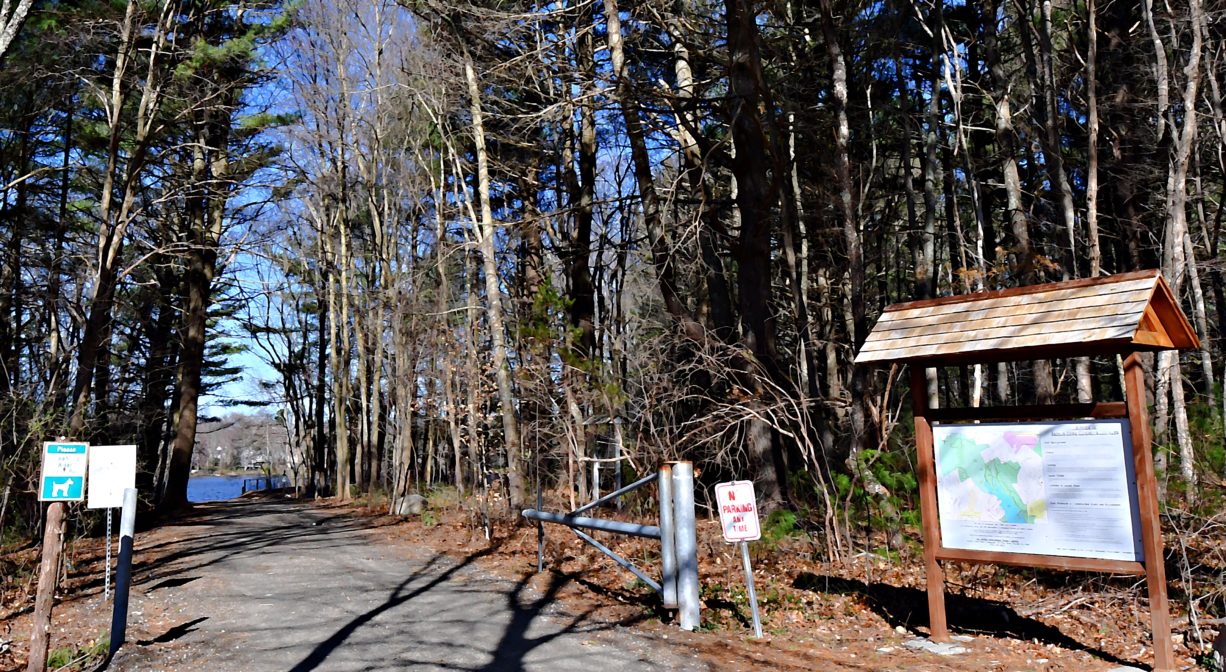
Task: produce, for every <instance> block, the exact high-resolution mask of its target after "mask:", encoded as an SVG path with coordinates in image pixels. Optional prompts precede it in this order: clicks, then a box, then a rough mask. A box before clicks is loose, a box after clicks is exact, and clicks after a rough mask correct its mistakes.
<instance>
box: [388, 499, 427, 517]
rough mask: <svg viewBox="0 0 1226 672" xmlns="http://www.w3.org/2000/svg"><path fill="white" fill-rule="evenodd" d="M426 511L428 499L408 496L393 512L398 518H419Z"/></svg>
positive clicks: (397, 504)
mask: <svg viewBox="0 0 1226 672" xmlns="http://www.w3.org/2000/svg"><path fill="white" fill-rule="evenodd" d="M425 510H426V498H425V497H422V496H421V495H416V494H414V495H408V496H406V497H404V498H403V499H401V500H400V501H399V502H397V503H396V510H395V511H394V512H393V513H395V514H396V515H398V516H417V515H421V512H422V511H425Z"/></svg>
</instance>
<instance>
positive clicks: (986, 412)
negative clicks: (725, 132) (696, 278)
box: [856, 271, 1200, 671]
mask: <svg viewBox="0 0 1226 672" xmlns="http://www.w3.org/2000/svg"><path fill="white" fill-rule="evenodd" d="M1199 345H1200V344H1199V340H1198V339H1197V337H1196V334H1195V333H1194V332H1193V331H1192V328H1191V326H1190V325H1189V323H1188V320H1187V318H1186V317H1185V316H1184V315H1183V312H1182V311H1181V310H1180V309H1179V305H1178V302H1177V301H1176V300H1175V297H1174V296H1173V295H1172V294H1171V291H1170V288H1169V287H1167V284H1166V282H1165V281H1164V280H1163V279H1162V276H1161V275H1160V274H1158V273H1157V272H1156V271H1143V272H1139V273H1128V274H1122V275H1117V276H1111V277H1107V278H1095V279H1088V280H1074V281H1070V282H1062V283H1051V284H1046V285H1036V286H1033V287H1020V288H1016V289H1010V290H1004V291H996V292H981V293H976V294H967V295H962V296H954V297H946V298H941V299H932V300H928V301H915V302H912V303H905V304H898V305H894V306H889V307H887V308H886V309H885V312H884V313H883V314H882V316H881V318H880V320H879V321H878V322H877V325H876V326H875V327H874V328H873V331H872V333H871V334H870V335H869V337H868V339H867V340H866V341H865V343H864V345H863V346H862V348H861V350H860V352H859V354H858V355H857V357H856V363H857V364H867V363H883V362H905V363H907V364H908V365H909V366H910V374H911V403H912V408H913V410H914V416H915V444H916V445H915V447H916V455H917V469H918V471H919V474H918V475H919V489H920V514H921V518H922V521H923V535H924V569H925V576H926V581H927V588H928V619H929V628H930V633H931V636H932V639H934V640H936V641H944V640H947V639H948V638H949V628H948V624H947V620H946V614H945V581H944V575H943V571H942V568H941V561H949V560H954V561H959V562H974V563H994V564H1005V565H1018V566H1025V567H1044V568H1050V569H1061V570H1081V571H1094V572H1110V573H1115V574H1134V575H1139V576H1140V575H1143V576H1145V580H1146V581H1145V582H1146V588H1147V589H1148V593H1149V604H1150V618H1151V625H1152V632H1153V649H1154V669H1155V670H1157V671H1172V670H1174V669H1175V658H1174V653H1173V651H1172V646H1171V626H1170V614H1169V605H1168V601H1167V586H1166V575H1165V569H1164V564H1163V563H1164V555H1163V549H1162V528H1161V520H1160V518H1159V511H1158V496H1157V488H1156V486H1155V479H1154V463H1153V453H1152V445H1151V440H1152V431H1151V428H1150V421H1149V415H1148V412H1147V406H1146V399H1145V383H1144V374H1143V372H1142V367H1141V358H1140V357H1141V353H1143V352H1153V351H1157V350H1171V349H1185V348H1197V347H1199ZM1103 355H1120V356H1122V357H1124V381H1125V390H1124V393H1125V401H1124V402H1107V403H1077V404H1046V405H1033V406H1007V407H998V408H981V407H976V408H950V409H938V408H930V407H929V401H928V396H927V381H926V379H925V376H924V370H925V369H926V368H928V367H939V366H948V365H967V364H984V363H994V362H1002V361H1024V360H1034V359H1048V358H1065V357H1070V358H1071V357H1089V356H1103ZM1087 419H1088V420H1087ZM994 421H1004V422H1010V423H1021V422H1022V421H1056V422H1047V423H1045V424H1039V425H1024V424H1006V425H997V426H995V427H993V426H990V425H983V424H972V423H990V422H994ZM1060 421H1084V424H1074V425H1070V426H1069V427H1066V428H1063V430H1062V431H1057V429H1059V428H1060V427H1061V422H1060ZM934 423H935V424H936V425H938V429H940V430H941V431H942V432H943V433H944V435H945V436H946V437H947V438H949V437H953V436H954V435H955V434H956V433H957V432H959V431H963V432H967V433H971V432H980V433H981V434H978V435H983V434H982V433H983V432H988V433H991V432H993V431H997V432H999V434H1000V436H1003V437H1005V438H1006V439H1011V440H1016V441H1018V445H1011V446H1009V447H1008V449H1002V448H999V447H994V446H990V445H987V446H985V445H984V444H982V443H976V444H974V446H973V448H972V449H971V451H970V452H971V454H972V457H973V456H974V455H976V453H975V452H974V451H976V450H979V451H981V452H982V454H980V455H979V457H980V458H983V457H984V456H985V455H987V454H989V453H991V455H992V456H993V457H992V458H991V462H993V463H998V464H993V466H992V468H993V469H996V470H997V472H995V473H996V474H997V475H998V474H999V473H1000V471H999V470H1000V469H1001V468H1002V465H1004V464H1005V461H1007V460H1005V461H1002V459H1001V458H1000V457H999V455H998V453H1000V452H1001V451H1004V454H1005V455H1006V456H1009V455H1013V456H1015V457H1016V459H1017V460H1019V462H1013V463H1011V464H1009V465H1008V466H1006V467H1004V469H1005V473H1007V474H1008V475H1010V476H1011V477H1012V478H1013V479H1015V480H1019V482H1020V479H1018V477H1019V475H1020V473H1021V470H1022V469H1023V468H1024V467H1022V466H1021V463H1022V462H1027V463H1038V462H1042V461H1043V460H1056V459H1063V460H1065V461H1066V462H1065V464H1066V465H1072V464H1075V462H1076V460H1078V459H1081V455H1079V452H1078V451H1081V450H1083V449H1084V448H1085V446H1083V445H1082V444H1083V443H1084V442H1081V443H1079V437H1080V436H1081V435H1083V434H1084V435H1085V436H1087V437H1089V439H1088V440H1089V441H1090V442H1091V443H1093V442H1097V443H1093V446H1092V447H1093V449H1094V450H1085V452H1086V453H1087V456H1086V459H1092V460H1095V461H1096V465H1099V468H1101V470H1102V471H1101V473H1102V474H1104V475H1105V476H1104V477H1103V478H1100V480H1099V481H1098V482H1099V485H1097V486H1095V487H1097V488H1099V493H1100V496H1101V497H1103V498H1105V499H1104V502H1102V503H1099V504H1097V505H1098V506H1099V507H1100V508H1097V509H1094V508H1089V509H1086V510H1084V511H1077V510H1076V508H1075V506H1076V505H1077V503H1076V502H1075V501H1073V500H1072V499H1069V500H1068V501H1062V502H1061V504H1062V508H1063V509H1064V510H1060V511H1051V510H1049V509H1048V508H1047V507H1049V506H1050V505H1051V504H1053V502H1055V499H1056V496H1059V495H1060V493H1062V492H1063V491H1062V490H1061V488H1073V489H1079V488H1082V485H1083V484H1082V483H1080V482H1078V479H1079V478H1080V476H1079V474H1078V470H1077V469H1066V470H1055V471H1057V472H1059V473H1056V474H1053V478H1054V479H1056V480H1057V481H1058V482H1056V483H1047V482H1046V481H1044V480H1043V479H1044V478H1046V477H1047V476H1046V468H1047V467H1048V466H1050V465H1049V464H1048V463H1047V462H1042V465H1043V469H1042V470H1040V472H1038V473H1037V474H1036V473H1035V472H1034V471H1032V472H1031V474H1030V478H1031V480H1032V481H1035V482H1037V483H1038V484H1039V485H1038V486H1035V484H1034V483H1033V482H1032V483H1029V484H1028V486H1029V487H1031V488H1036V487H1037V488H1038V489H1039V490H1040V491H1041V494H1036V493H1034V492H1031V493H1030V494H1031V495H1032V497H1033V499H1034V501H1032V502H1030V505H1031V508H1030V509H1028V510H1024V509H1023V505H1026V504H1027V503H1026V502H1025V501H1024V500H1023V499H1022V498H1021V497H1018V498H1016V499H1010V501H1009V502H1007V503H1008V504H1009V507H1008V509H1007V510H1006V509H1004V508H1002V509H1000V511H999V512H998V513H997V514H995V515H996V518H994V519H993V518H992V517H991V516H990V515H985V514H984V513H983V512H981V511H977V512H976V517H977V518H976V520H975V522H973V523H969V524H966V527H965V528H963V527H959V526H958V525H961V524H963V523H962V521H961V520H959V521H950V520H943V519H942V510H943V509H945V508H949V507H953V506H955V505H961V504H964V503H962V502H956V501H946V502H944V503H943V502H942V501H941V493H942V492H945V495H946V496H947V497H952V496H953V493H954V492H957V490H956V486H957V485H959V483H958V479H959V478H962V477H967V478H972V477H974V476H975V474H969V473H955V472H952V471H951V470H950V469H948V468H944V464H945V463H944V460H945V459H946V454H944V453H941V449H944V450H952V451H954V452H957V451H958V450H966V447H965V446H964V445H960V446H958V447H956V448H951V447H948V446H938V445H937V442H935V441H934ZM955 423H966V424H955ZM959 428H962V429H959ZM1036 428H1045V429H1048V430H1051V431H1050V432H1049V436H1045V437H1044V439H1043V444H1050V445H1051V446H1052V448H1049V447H1047V445H1041V443H1040V441H1039V439H1038V436H1037V435H1033V436H1032V435H1030V434H1027V432H1033V430H1035V429H1036ZM1011 429H1014V430H1016V431H1010V430H1011ZM1112 440H1114V441H1115V444H1114V445H1115V447H1116V448H1118V451H1115V452H1113V451H1112V450H1111V448H1112V445H1111V441H1112ZM951 442H952V441H951ZM1125 442H1126V444H1125ZM1019 446H1020V447H1021V448H1032V449H1034V450H1035V451H1036V454H1035V455H1022V454H1018V453H1009V452H1008V450H1014V451H1016V450H1019ZM1125 450H1126V451H1127V454H1125V453H1124V451H1125ZM1049 451H1054V452H1053V453H1052V454H1053V455H1055V454H1058V455H1057V456H1056V457H1053V456H1052V455H1049V454H1048V452H1049ZM960 457H961V455H956V456H955V457H954V458H949V459H957V458H960ZM981 461H982V459H981ZM938 462H940V464H938ZM1102 465H1105V466H1102ZM964 471H969V470H964ZM941 478H945V479H952V481H949V480H947V481H945V486H942V484H941V483H939V482H938V479H941ZM999 480H1000V479H998V478H997V479H993V481H992V484H991V485H998V484H999ZM951 482H952V483H953V485H950V483H951ZM987 482H988V481H987V480H986V479H985V481H984V483H987ZM1103 482H1106V483H1107V484H1108V485H1107V486H1103V485H1101V483H1103ZM970 487H971V486H967V488H968V489H969V488H970ZM975 487H978V486H975ZM1089 487H1090V486H1088V485H1087V486H1086V488H1089ZM1074 491H1075V492H1085V490H1074ZM974 492H976V493H977V494H978V493H981V492H982V490H975V491H974ZM1053 493H1055V494H1053ZM1008 494H1009V497H1010V498H1012V497H1013V496H1014V495H1017V494H1018V493H1017V492H1016V491H1015V490H1014V491H1010V492H1009V493H1008ZM986 499H989V500H990V499H991V497H990V496H988V497H986ZM989 504H992V503H991V502H990V501H989ZM1064 505H1067V506H1064ZM1070 511H1071V512H1070ZM1104 515H1106V518H1105V519H1106V520H1107V521H1108V522H1109V523H1114V528H1113V529H1111V530H1107V531H1105V532H1104V531H1102V530H1096V532H1099V533H1101V534H1100V535H1099V536H1094V535H1088V536H1091V537H1092V541H1085V540H1084V539H1078V538H1076V535H1065V538H1064V539H1061V538H1059V535H1057V536H1056V538H1054V539H1053V538H1051V537H1050V536H1047V535H1035V534H1032V532H1033V531H1034V530H1036V529H1038V528H1037V527H1036V525H1035V521H1038V520H1043V521H1044V522H1045V524H1049V525H1056V526H1057V527H1058V525H1057V524H1056V522H1053V521H1052V519H1055V518H1058V517H1059V516H1066V517H1067V518H1065V519H1062V520H1063V521H1064V523H1065V524H1067V526H1070V527H1071V526H1073V525H1074V524H1075V523H1079V522H1082V521H1083V519H1085V517H1086V516H1090V518H1089V519H1094V517H1095V516H1098V517H1103V516H1104ZM1112 515H1113V516H1114V517H1113V518H1112V517H1111V516H1112ZM981 521H986V522H981ZM1107 527H1108V528H1111V527H1112V526H1111V525H1107ZM943 529H945V530H946V531H947V532H956V534H954V537H956V538H953V539H945V538H943V537H942V530H943ZM1048 529H1054V528H1048ZM967 530H970V531H971V532H970V533H966V534H964V533H965V532H966V531H967ZM1112 533H1113V534H1114V536H1112ZM976 534H978V535H979V536H978V537H976ZM1083 536H1085V535H1083ZM1138 537H1139V538H1138ZM1095 542H1098V543H1097V545H1096V543H1095Z"/></svg>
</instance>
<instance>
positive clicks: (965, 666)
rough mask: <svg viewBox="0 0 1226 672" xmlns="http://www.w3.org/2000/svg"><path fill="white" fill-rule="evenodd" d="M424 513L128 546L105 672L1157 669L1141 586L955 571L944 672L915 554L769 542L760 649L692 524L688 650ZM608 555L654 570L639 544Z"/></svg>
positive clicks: (633, 611)
mask: <svg viewBox="0 0 1226 672" xmlns="http://www.w3.org/2000/svg"><path fill="white" fill-rule="evenodd" d="M431 504H432V506H431V508H430V509H428V510H427V512H426V513H424V514H423V515H422V516H419V517H411V518H393V517H390V516H386V515H383V514H382V513H381V511H383V510H385V509H384V508H383V507H378V509H376V508H375V507H373V506H371V507H369V508H368V507H367V506H365V505H363V504H362V503H358V504H353V505H345V506H341V505H336V504H331V503H299V502H293V501H289V500H285V499H282V498H270V497H264V498H255V499H251V498H245V499H242V500H234V501H232V502H225V503H217V504H209V505H200V506H197V507H196V509H195V510H194V512H193V513H192V515H191V516H189V517H187V518H184V519H181V520H178V521H174V522H171V523H167V524H163V525H160V526H158V527H155V528H153V529H151V530H147V531H140V532H138V534H137V543H136V570H135V575H134V585H133V590H132V602H131V608H130V613H131V618H130V625H129V630H128V644H126V645H125V647H124V648H123V649H122V650H121V652H120V654H119V655H118V656H117V657H116V659H115V660H114V661H113V662H112V664H111V666H110V668H109V669H112V670H184V671H187V670H210V671H211V670H217V671H218V672H224V671H225V670H253V671H256V670H293V671H294V672H300V671H305V670H313V669H321V670H322V669H337V670H349V669H430V668H436V669H462V670H528V669H532V670H536V669H540V670H576V669H583V668H588V669H591V668H593V667H595V668H596V669H600V670H601V672H605V671H606V670H607V671H608V672H613V671H614V670H640V669H657V668H658V669H709V670H751V669H777V670H787V671H791V670H795V671H798V672H799V671H800V670H806V671H808V670H819V671H825V670H919V671H926V670H933V671H935V670H957V671H960V672H970V671H972V670H974V671H980V670H985V671H986V670H1002V671H1004V670H1007V671H1010V672H1020V671H1022V670H1034V671H1038V670H1078V672H1095V671H1099V670H1103V671H1106V670H1114V669H1116V668H1119V667H1122V666H1131V667H1137V668H1141V669H1147V668H1148V665H1149V664H1150V663H1151V662H1152V654H1151V650H1150V648H1149V646H1148V640H1149V634H1148V610H1147V605H1146V603H1145V600H1144V590H1143V586H1138V585H1137V582H1136V580H1135V579H1133V578H1118V577H1117V578H1112V577H1102V576H1097V575H1089V576H1088V575H1068V574H1062V573H1057V572H1040V571H1035V570H1016V569H1014V570H1003V569H999V568H994V567H982V566H980V567H973V566H951V567H949V568H948V569H947V579H948V584H949V590H950V593H951V594H950V595H949V597H948V611H949V615H950V625H951V628H952V629H953V630H954V632H956V633H958V634H960V635H966V636H969V641H966V642H961V645H962V646H963V647H965V648H966V649H967V651H966V652H965V653H962V654H959V655H954V656H938V655H935V654H933V653H928V652H925V651H916V650H912V649H910V648H908V647H907V643H909V642H913V641H914V640H916V639H917V638H921V637H923V636H924V635H925V634H926V619H927V607H926V601H925V594H924V592H923V589H922V585H923V576H922V566H921V565H920V563H919V562H918V561H917V558H916V557H915V553H914V549H912V550H910V551H906V550H904V552H903V553H902V555H901V557H898V556H896V557H894V558H892V559H886V558H884V557H879V556H876V555H866V554H861V555H858V556H856V557H853V558H852V559H850V560H847V561H843V562H836V563H829V562H824V561H821V560H820V559H818V549H816V548H815V547H814V545H813V543H812V542H811V541H809V540H808V539H807V538H806V537H804V536H803V535H802V536H800V537H792V538H785V539H781V540H778V541H774V542H759V543H758V544H756V546H755V550H754V558H755V560H754V562H755V567H754V569H755V572H754V574H755V582H756V583H757V587H758V595H759V601H760V603H761V607H762V611H763V626H764V629H765V631H766V637H764V638H763V639H762V640H755V639H753V637H752V636H751V629H750V626H749V608H748V603H747V600H746V597H745V591H744V576H743V573H742V571H741V564H740V557H739V553H737V550H736V548H735V547H733V546H729V545H727V544H724V543H723V542H722V541H721V540H720V537H719V529H718V524H717V523H714V522H713V521H702V522H700V527H699V550H700V565H701V568H700V569H701V576H702V580H703V601H704V610H703V614H702V617H703V627H702V628H701V630H700V631H698V632H695V633H686V632H683V631H681V630H679V629H678V628H677V627H676V626H675V624H674V623H673V622H672V614H671V613H670V612H668V611H666V610H664V609H663V608H662V607H661V605H660V602H659V599H658V597H657V596H656V595H655V593H653V592H652V591H650V589H648V588H646V587H645V586H643V585H642V584H641V583H639V582H638V581H637V580H636V579H634V578H633V577H631V576H630V575H629V574H627V573H625V572H623V571H622V570H620V569H619V568H617V567H616V566H614V565H613V564H612V562H611V561H609V560H608V559H607V558H605V557H604V556H603V555H601V554H599V553H598V552H596V551H595V550H593V549H591V548H590V547H588V546H587V545H586V544H583V543H582V542H581V541H579V540H578V539H576V538H574V537H573V535H571V534H570V533H569V531H567V530H565V529H564V528H560V527H556V526H555V527H553V528H550V529H547V531H546V543H545V567H546V571H545V572H543V573H541V574H537V573H536V571H535V570H536V557H535V555H536V546H537V532H536V528H535V527H534V526H530V525H519V524H515V521H514V520H513V519H510V518H505V517H504V518H503V519H502V520H500V521H498V523H497V524H496V525H495V526H494V534H493V537H492V539H490V540H488V541H487V540H486V538H485V534H484V531H483V527H482V526H481V524H480V521H481V516H480V515H479V514H478V512H477V510H476V509H475V508H473V507H472V506H464V505H461V504H459V503H458V502H454V501H451V502H448V501H446V499H445V498H432V500H431ZM547 508H548V507H547ZM503 510H505V506H504V507H503ZM623 517H626V518H627V519H632V518H633V516H631V515H629V512H627V515H625V516H623ZM610 537H611V535H604V538H603V539H602V541H604V542H605V543H608V544H610V545H611V546H613V547H614V548H615V549H616V550H617V551H618V552H619V553H621V554H622V555H624V556H626V557H629V558H632V559H635V560H637V561H641V562H642V563H643V564H647V565H650V564H651V560H653V558H654V556H653V552H652V549H651V544H650V543H649V542H646V541H641V540H636V539H612V538H610ZM102 546H103V544H102V543H101V541H100V540H99V539H89V538H86V539H80V540H77V541H75V542H73V544H72V545H71V547H70V549H69V553H68V558H69V565H68V566H67V570H68V572H67V580H66V581H65V582H64V584H63V586H62V588H63V590H62V598H61V602H60V603H59V604H58V605H57V607H56V611H55V615H54V625H53V633H52V650H53V652H58V657H59V661H60V662H72V664H71V665H70V666H68V667H66V668H64V669H89V668H91V667H92V665H93V663H94V662H95V661H96V660H97V658H98V657H99V651H100V650H105V640H106V637H105V633H106V630H107V629H108V626H109V619H110V608H109V604H107V605H104V604H103V603H102V599H101V591H102V559H101V556H102ZM35 561H36V557H35V553H34V549H26V550H25V551H22V552H17V553H10V554H8V555H6V556H4V557H3V558H0V562H2V563H3V566H2V567H0V569H3V570H4V582H3V586H2V587H3V589H4V590H3V598H4V602H3V604H2V605H0V670H5V671H7V670H18V669H24V660H25V645H26V642H27V641H28V636H29V635H28V632H29V622H28V619H29V604H30V602H31V601H32V597H33V596H32V586H33V574H34V572H35V571H36V566H35V565H34V563H35ZM656 573H658V572H656ZM1175 583H1177V581H1173V582H1172V585H1173V586H1174V585H1175ZM1173 611H1174V612H1175V613H1174V614H1173V615H1174V617H1175V623H1176V626H1177V627H1176V634H1175V637H1174V639H1175V644H1176V646H1175V650H1176V654H1177V658H1178V659H1179V661H1180V665H1181V667H1182V668H1184V669H1195V667H1196V666H1195V662H1196V659H1197V658H1198V657H1199V656H1200V652H1201V651H1204V650H1205V649H1204V648H1201V647H1203V646H1204V644H1203V643H1202V642H1193V641H1190V639H1191V637H1190V633H1189V632H1188V625H1187V619H1186V618H1182V619H1181V618H1180V614H1179V611H1178V605H1177V604H1176V605H1173ZM1213 634H1215V633H1213V632H1212V631H1204V630H1202V631H1201V633H1200V635H1201V637H1202V638H1205V639H1211V636H1212V635H1213ZM97 642H102V645H101V647H99V646H97V645H96V643H97Z"/></svg>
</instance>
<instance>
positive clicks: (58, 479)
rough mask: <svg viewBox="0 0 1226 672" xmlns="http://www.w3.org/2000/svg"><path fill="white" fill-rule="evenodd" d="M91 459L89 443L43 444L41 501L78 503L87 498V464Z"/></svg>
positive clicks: (39, 492) (39, 498) (39, 482)
mask: <svg viewBox="0 0 1226 672" xmlns="http://www.w3.org/2000/svg"><path fill="white" fill-rule="evenodd" d="M88 456H89V444H88V443H77V442H74V443H69V442H62V443H61V442H52V441H49V442H47V443H44V444H43V470H42V473H41V475H40V476H39V479H38V501H40V502H79V501H81V500H82V499H85V464H86V462H87V460H88Z"/></svg>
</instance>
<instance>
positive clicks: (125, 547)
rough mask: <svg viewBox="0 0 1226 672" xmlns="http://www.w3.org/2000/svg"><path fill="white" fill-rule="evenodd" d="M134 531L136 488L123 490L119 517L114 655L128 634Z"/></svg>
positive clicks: (112, 641) (111, 652)
mask: <svg viewBox="0 0 1226 672" xmlns="http://www.w3.org/2000/svg"><path fill="white" fill-rule="evenodd" d="M135 532H136V489H135V488H126V489H124V491H123V512H122V513H121V514H120V517H119V567H118V568H117V569H116V571H115V602H114V605H115V607H114V609H113V610H112V611H111V646H110V651H109V654H108V655H111V656H113V655H115V652H116V651H118V650H119V646H120V645H121V644H123V641H124V638H126V637H127V635H128V589H129V588H131V586H132V538H133V535H134V534H135Z"/></svg>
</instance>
